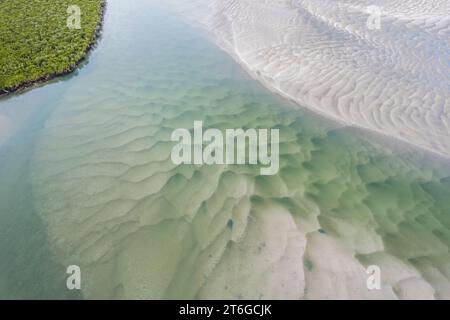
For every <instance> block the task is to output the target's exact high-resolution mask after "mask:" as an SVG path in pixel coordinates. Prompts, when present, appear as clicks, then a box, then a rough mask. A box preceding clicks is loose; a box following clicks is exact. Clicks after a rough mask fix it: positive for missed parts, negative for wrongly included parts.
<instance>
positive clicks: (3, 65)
mask: <svg viewBox="0 0 450 320" xmlns="http://www.w3.org/2000/svg"><path fill="white" fill-rule="evenodd" d="M71 6H78V8H79V9H80V10H79V13H80V15H79V17H80V19H79V21H80V24H79V28H76V27H75V28H74V27H73V26H74V23H73V20H71V19H72V16H73V14H74V12H75V13H77V12H76V11H73V10H72V9H69V8H73V7H71ZM103 8H104V0H31V1H30V0H0V21H1V23H0V95H1V94H4V93H8V92H11V91H15V90H16V89H18V88H21V87H24V86H27V85H30V84H32V83H34V82H37V81H42V80H48V79H51V78H53V77H55V76H56V75H61V74H65V73H68V72H70V71H73V70H74V69H75V68H76V66H77V64H78V63H79V62H80V61H81V60H82V59H83V58H84V57H85V55H86V53H87V52H88V50H89V49H90V48H91V46H92V44H93V43H94V41H95V39H96V36H97V34H98V30H99V27H100V25H101V21H102V16H103ZM68 20H69V21H70V23H69V25H68ZM69 26H70V27H69Z"/></svg>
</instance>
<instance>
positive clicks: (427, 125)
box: [172, 0, 450, 156]
mask: <svg viewBox="0 0 450 320" xmlns="http://www.w3.org/2000/svg"><path fill="white" fill-rule="evenodd" d="M172 3H175V4H176V6H175V7H176V8H177V9H178V10H179V11H181V12H182V13H183V15H184V16H185V17H187V18H188V19H189V20H191V21H195V22H197V23H200V24H201V25H203V26H204V27H205V28H206V29H207V30H209V31H210V32H211V33H212V34H213V35H214V37H215V39H216V40H217V42H218V43H219V44H220V45H221V46H222V47H223V48H224V49H226V50H227V51H228V52H230V53H232V54H233V56H235V57H236V59H237V60H238V61H239V62H240V63H241V64H243V65H244V66H245V67H246V68H248V69H249V70H250V72H251V73H252V74H254V75H255V76H256V77H257V78H258V79H259V80H261V81H262V82H263V83H265V84H266V85H267V86H269V87H270V88H271V89H274V90H276V91H277V92H279V93H281V94H283V95H284V96H286V97H289V98H291V99H293V100H295V101H296V102H297V103H299V104H301V105H302V106H306V107H308V108H310V109H312V110H314V111H316V112H318V113H321V114H324V115H326V116H328V117H330V118H333V119H335V120H338V121H341V122H343V123H344V124H346V125H352V126H358V127H362V128H365V129H369V130H373V131H376V132H379V133H382V134H385V135H388V136H391V137H395V138H397V139H401V140H403V141H407V142H409V143H411V144H414V145H416V146H420V147H422V148H425V149H428V150H431V151H433V152H436V153H439V154H441V155H445V156H450V44H449V39H450V3H449V2H448V1H445V0H435V1H420V0H408V1H403V0H395V1H384V0H376V1H373V0H370V1H368V0H363V1H359V0H358V1H357V0H339V1H331V0H323V1H313V0H267V1H259V0H258V1H257V0H220V1H209V0H189V1H186V0H172ZM374 8H375V9H374ZM374 10H375V11H374ZM377 10H378V11H377ZM378 12H379V13H380V14H381V15H379V17H380V20H379V22H380V24H379V29H378V28H377V26H376V25H374V22H373V21H375V20H374V19H373V17H376V16H373V15H372V16H371V13H372V14H373V13H375V14H376V15H377V14H378ZM374 26H375V27H374Z"/></svg>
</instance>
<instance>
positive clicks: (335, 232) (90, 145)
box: [8, 0, 450, 299]
mask: <svg viewBox="0 0 450 320" xmlns="http://www.w3.org/2000/svg"><path fill="white" fill-rule="evenodd" d="M108 3H109V10H108V14H107V17H106V20H105V31H104V34H103V40H102V43H101V45H100V47H99V48H98V50H97V51H96V56H95V57H93V58H92V61H91V64H90V66H91V67H92V68H89V69H88V70H86V72H85V73H84V74H81V75H80V76H79V77H75V78H74V79H71V80H70V81H71V82H70V86H67V87H64V88H63V90H61V91H57V93H58V95H57V96H58V98H57V99H53V98H51V99H49V101H43V102H39V106H41V107H42V106H45V105H48V104H49V103H54V104H55V106H54V108H52V112H51V114H50V115H49V116H48V118H46V120H45V123H44V124H43V125H42V126H41V125H39V126H38V127H39V128H40V130H39V134H36V135H35V139H36V141H35V143H33V148H32V150H30V152H31V153H32V156H31V159H30V161H29V162H30V168H29V169H30V176H31V187H30V188H31V189H32V195H33V202H32V205H33V208H34V209H35V210H36V212H37V213H38V214H39V217H40V218H41V219H42V222H43V224H44V225H45V229H46V232H47V236H48V240H49V245H50V246H51V249H52V252H53V254H54V257H55V260H56V261H57V262H58V263H59V264H60V265H61V266H62V267H61V272H62V274H63V276H66V274H65V270H66V269H65V268H66V266H68V265H72V264H75V265H78V266H80V267H81V270H82V291H81V293H82V295H83V297H84V298H103V299H104V298H119V299H125V298H142V299H160V298H184V299H195V298H198V299H210V298H223V299H312V298H321V299H323V298H342V299H344V298H367V299H370V298H393V299H397V298H399V299H407V298H438V299H445V298H447V299H449V298H450V281H449V279H450V254H449V248H450V220H449V218H448V214H449V212H450V198H449V196H448V195H449V194H450V178H449V176H450V172H449V171H450V170H449V168H448V166H447V167H445V166H443V167H440V166H438V165H437V164H436V163H434V162H431V161H428V160H429V159H428V158H426V157H425V156H424V155H423V154H422V153H420V152H411V150H408V149H407V148H405V150H403V151H404V154H399V152H398V150H395V149H392V148H388V147H386V146H385V145H384V144H382V143H379V142H378V141H377V140H375V139H366V138H364V137H361V135H359V134H355V132H352V131H349V130H347V129H343V128H342V127H341V126H338V125H336V124H334V123H330V122H328V121H324V120H323V119H318V118H317V117H315V116H313V115H311V114H310V113H308V112H306V111H304V110H302V109H300V108H293V107H292V105H289V104H287V103H286V102H285V101H283V100H281V99H279V98H278V97H276V96H275V95H273V94H271V93H270V92H268V91H267V90H264V88H262V87H261V86H260V85H259V84H258V83H256V82H255V81H251V80H250V79H249V78H248V77H247V75H246V74H244V73H243V72H242V70H241V69H240V68H239V67H238V66H237V65H236V63H234V61H232V60H231V59H230V58H229V57H228V56H227V55H226V54H225V53H223V52H221V51H220V50H218V49H217V48H216V47H215V46H214V45H212V44H211V43H209V42H208V41H207V39H205V38H204V37H203V36H202V35H201V34H200V33H198V32H197V31H196V30H195V29H192V28H190V27H189V26H187V25H186V24H183V23H181V22H180V21H179V19H178V18H176V17H174V16H173V15H172V14H171V13H168V12H166V11H163V10H161V9H160V8H158V7H157V6H155V4H154V2H151V1H150V2H149V1H146V0H129V1H126V2H125V1H121V0H110V1H109V2H108ZM222 3H225V2H222ZM230 3H231V2H230ZM247 3H250V2H247ZM254 4H256V2H254ZM238 11H239V10H238ZM198 13H200V11H198ZM130 17H133V19H130ZM129 48H133V50H128V49H129ZM118 52H119V53H120V54H118ZM96 57H97V58H96ZM324 66H325V63H324ZM275 69H276V68H275ZM21 101H22V100H21V97H18V105H20V102H21ZM36 104H37V105H38V103H37V102H36ZM194 120H202V121H203V122H204V124H205V126H208V127H214V128H218V129H226V128H250V127H252V128H278V129H280V171H279V174H278V175H276V176H266V177H263V176H260V174H259V172H260V171H259V169H260V168H259V167H258V166H256V167H254V166H232V165H230V166H225V165H223V166H189V165H187V166H176V165H174V164H173V163H172V162H171V160H170V153H171V149H172V147H173V145H174V144H173V143H172V142H171V141H170V135H171V133H172V132H173V130H175V129H177V128H191V126H192V125H193V121H194ZM28 149H30V148H28ZM28 149H27V150H28ZM27 168H28V167H27ZM9 179H10V180H11V181H14V180H15V179H17V177H16V175H13V174H11V175H10V176H9ZM21 196H22V195H20V194H18V195H17V197H18V199H11V201H17V202H18V203H19V201H21V200H22V198H21ZM8 201H9V199H8ZM36 251H37V252H38V253H39V251H38V250H36ZM24 260H25V259H24ZM370 265H378V266H379V267H380V268H381V272H382V273H381V276H382V278H381V282H382V283H381V290H372V291H370V290H368V288H367V286H366V281H367V274H366V268H367V267H368V266H370Z"/></svg>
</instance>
